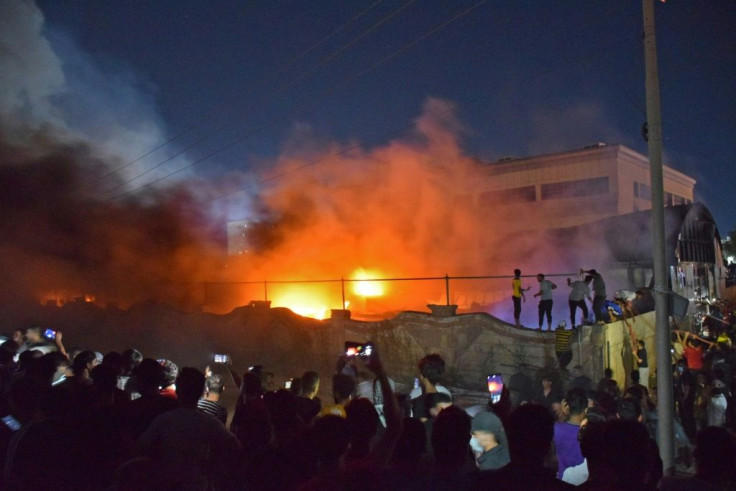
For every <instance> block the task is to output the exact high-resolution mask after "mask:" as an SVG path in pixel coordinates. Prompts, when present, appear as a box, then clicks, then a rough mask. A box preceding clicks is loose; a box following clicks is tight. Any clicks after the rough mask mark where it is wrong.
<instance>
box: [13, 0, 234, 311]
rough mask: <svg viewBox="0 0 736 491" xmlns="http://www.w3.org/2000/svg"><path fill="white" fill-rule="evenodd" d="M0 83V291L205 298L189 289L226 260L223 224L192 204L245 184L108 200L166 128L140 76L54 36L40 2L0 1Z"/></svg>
mask: <svg viewBox="0 0 736 491" xmlns="http://www.w3.org/2000/svg"><path fill="white" fill-rule="evenodd" d="M52 39H53V42H52V41H51V40H52ZM0 85H2V86H3V91H2V92H1V93H0V270H2V271H3V272H4V275H3V280H4V281H3V283H2V286H0V295H2V298H3V299H5V300H6V301H9V300H12V299H15V300H29V299H30V300H35V301H37V300H38V299H39V298H41V299H43V300H53V299H59V298H70V297H77V296H83V295H92V296H94V297H95V298H96V299H98V300H101V301H112V302H119V303H120V304H126V303H128V302H130V301H135V300H141V299H146V298H154V299H161V298H166V299H169V300H173V301H181V302H186V303H193V302H192V300H193V298H196V297H201V292H199V291H196V289H195V288H194V287H182V285H187V284H190V283H192V282H197V281H204V280H205V279H206V278H208V277H210V275H211V274H212V273H213V272H216V271H218V270H219V269H220V268H221V267H222V266H221V263H222V261H221V259H222V253H221V251H222V250H223V245H222V243H223V242H224V240H225V238H224V219H221V218H219V217H221V216H222V215H219V216H216V217H215V218H214V219H213V216H212V215H210V214H209V213H205V211H209V210H203V208H202V207H199V206H197V205H196V204H197V203H198V202H201V201H203V200H207V199H208V198H209V197H211V196H212V195H216V194H222V193H223V192H226V191H227V190H229V189H231V188H232V187H233V186H234V185H237V184H238V179H233V178H232V177H233V176H229V179H228V180H229V182H230V184H227V185H225V184H218V183H206V184H202V183H201V182H199V181H197V180H196V179H195V178H193V177H191V176H190V177H189V179H190V180H191V181H193V182H195V183H198V185H192V186H189V185H188V184H187V183H186V182H184V181H183V180H182V181H180V182H178V183H175V184H173V185H170V186H168V187H167V188H158V189H156V188H152V187H151V188H148V189H144V190H143V191H141V192H138V193H136V194H131V195H130V196H127V197H126V198H125V199H118V200H116V201H112V200H109V199H104V198H103V196H104V195H105V190H112V189H118V190H120V191H118V192H123V191H125V190H126V189H130V188H131V187H135V186H139V185H140V184H141V183H140V182H133V183H131V184H128V182H127V181H128V180H129V179H130V178H131V176H135V175H137V173H139V172H140V171H141V169H143V168H145V166H147V165H148V166H150V163H144V162H140V163H137V164H136V165H128V166H125V165H124V164H125V163H126V162H128V161H130V160H132V159H133V158H135V157H138V156H139V155H142V154H143V153H144V151H146V150H148V149H150V148H152V147H154V146H156V145H158V144H160V143H161V142H162V141H163V139H164V135H165V130H164V129H163V126H162V125H161V122H160V118H159V116H158V114H157V112H156V110H155V109H154V107H155V106H154V104H153V98H152V96H151V93H150V91H146V90H143V88H142V85H141V81H140V80H139V79H138V78H137V77H136V76H135V74H134V73H132V72H131V71H129V70H125V69H124V68H122V67H121V66H116V65H115V63H106V64H101V63H96V62H95V61H94V60H92V59H91V58H90V57H89V56H88V55H87V54H86V53H84V52H83V51H81V50H80V49H79V48H78V47H77V46H76V45H75V43H74V42H73V40H71V39H69V38H68V37H65V36H64V35H63V34H62V33H50V32H48V31H47V28H46V26H45V25H44V18H43V14H42V12H41V11H40V10H39V9H38V8H37V7H36V5H35V4H34V3H33V2H30V1H24V0H11V1H7V2H2V3H0ZM183 163H186V162H185V161H183V160H181V159H179V160H177V159H174V160H172V162H171V163H170V166H169V167H162V169H161V170H160V171H159V172H168V171H170V170H171V168H172V167H173V168H178V167H179V166H181V165H182V164H183ZM123 167H125V169H124V171H123V172H115V171H116V170H118V169H121V168H123ZM155 177H157V176H156V175H155V173H152V175H151V176H150V177H149V179H150V178H155ZM218 212H220V213H222V212H223V210H222V209H219V210H218ZM198 303H201V299H199V300H198Z"/></svg>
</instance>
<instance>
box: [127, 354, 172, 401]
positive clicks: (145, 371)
mask: <svg viewBox="0 0 736 491" xmlns="http://www.w3.org/2000/svg"><path fill="white" fill-rule="evenodd" d="M133 375H134V376H135V378H136V381H137V383H138V390H139V391H140V393H141V394H146V395H151V394H157V393H158V390H159V388H160V387H161V384H162V383H163V380H164V367H162V366H161V364H160V363H159V362H158V361H156V360H154V359H152V358H144V359H143V360H141V362H140V364H139V365H138V366H137V367H136V369H135V371H134V372H133Z"/></svg>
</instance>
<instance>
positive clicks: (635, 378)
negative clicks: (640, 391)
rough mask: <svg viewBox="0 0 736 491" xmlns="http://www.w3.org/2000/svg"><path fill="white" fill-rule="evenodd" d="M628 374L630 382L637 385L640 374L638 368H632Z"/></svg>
mask: <svg viewBox="0 0 736 491" xmlns="http://www.w3.org/2000/svg"><path fill="white" fill-rule="evenodd" d="M630 376H631V382H632V383H633V384H634V385H639V380H641V375H640V374H639V370H636V369H634V370H632V371H631V375H630Z"/></svg>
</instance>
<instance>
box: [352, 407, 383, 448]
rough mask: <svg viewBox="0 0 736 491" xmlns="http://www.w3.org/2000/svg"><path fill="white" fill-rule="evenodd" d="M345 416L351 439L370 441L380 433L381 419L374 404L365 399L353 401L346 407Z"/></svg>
mask: <svg viewBox="0 0 736 491" xmlns="http://www.w3.org/2000/svg"><path fill="white" fill-rule="evenodd" d="M345 415H346V420H347V422H348V429H349V430H350V439H351V440H352V441H353V442H355V441H364V442H367V441H369V440H370V439H371V438H372V437H373V436H374V435H375V434H376V432H377V431H378V425H379V419H378V412H377V411H376V408H375V407H373V403H371V401H370V400H368V399H366V398H365V397H358V398H356V399H353V400H351V401H350V402H349V403H348V404H347V405H346V406H345Z"/></svg>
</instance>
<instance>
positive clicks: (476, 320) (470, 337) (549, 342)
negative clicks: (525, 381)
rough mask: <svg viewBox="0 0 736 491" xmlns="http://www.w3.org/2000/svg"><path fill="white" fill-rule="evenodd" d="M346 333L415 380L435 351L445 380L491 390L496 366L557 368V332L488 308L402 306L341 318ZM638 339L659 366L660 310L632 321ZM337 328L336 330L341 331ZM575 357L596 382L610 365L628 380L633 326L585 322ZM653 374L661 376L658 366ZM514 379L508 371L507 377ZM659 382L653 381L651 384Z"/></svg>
mask: <svg viewBox="0 0 736 491" xmlns="http://www.w3.org/2000/svg"><path fill="white" fill-rule="evenodd" d="M338 322H339V324H340V325H341V328H340V329H338V330H337V332H339V331H340V330H343V332H344V336H345V339H344V340H349V341H361V342H362V341H365V340H372V341H373V342H374V343H375V344H376V345H377V346H378V347H379V350H380V353H381V357H382V359H383V361H384V364H385V366H386V367H387V369H388V370H389V372H390V373H391V375H392V377H394V378H395V379H396V380H397V381H399V382H402V383H410V382H411V380H412V379H413V378H414V377H415V376H416V374H417V362H418V360H419V359H421V358H422V357H423V356H425V355H426V354H428V353H439V354H440V355H441V356H442V357H443V358H444V359H445V362H446V363H447V367H448V368H447V374H446V379H447V380H446V382H447V383H448V384H450V385H452V386H457V387H464V388H468V389H474V390H484V387H485V379H486V376H487V375H488V374H489V373H502V374H503V375H504V377H505V378H506V377H510V376H511V375H512V374H514V373H515V372H516V371H517V369H518V367H519V365H521V364H525V365H528V366H529V367H530V368H531V372H532V373H533V372H534V371H535V370H536V371H539V370H556V369H557V368H558V363H557V358H556V356H555V351H554V334H553V333H550V332H538V331H533V330H530V329H517V328H516V327H514V326H512V325H510V324H508V323H506V322H503V321H501V320H499V319H497V318H495V317H492V316H490V315H488V314H482V313H480V314H462V315H457V316H452V317H444V318H442V317H433V316H432V315H430V314H429V313H422V312H403V313H401V314H399V315H398V316H396V317H395V318H393V319H389V320H386V321H382V322H378V323H371V322H358V321H349V320H348V321H345V320H343V321H338ZM632 327H633V329H634V332H635V333H636V336H637V338H639V339H644V340H645V342H646V344H647V351H648V353H649V364H650V366H651V367H654V366H655V365H656V356H655V353H654V351H655V348H654V313H653V312H651V313H647V314H644V315H641V316H637V317H636V318H635V319H634V322H633V323H632ZM337 332H336V334H337ZM572 351H573V360H572V362H571V363H570V365H569V367H568V368H570V367H573V366H575V365H577V364H580V365H582V366H583V371H584V372H585V373H586V374H587V375H588V376H589V377H590V378H591V379H593V380H594V381H597V380H598V379H600V378H601V377H602V376H603V370H604V368H606V367H607V366H608V367H610V368H611V369H612V370H613V372H614V377H615V378H616V380H617V381H618V383H619V385H620V386H621V387H625V385H626V377H627V374H629V373H630V372H631V370H632V369H633V358H632V355H631V349H630V348H629V333H628V329H627V328H626V326H625V325H624V324H623V322H621V321H617V322H613V323H611V324H607V325H604V326H583V327H582V328H581V329H580V330H579V331H578V335H577V336H575V341H574V342H573V345H572ZM651 373H652V377H654V376H655V374H654V369H653V368H652V369H651ZM507 380H508V378H507ZM651 385H654V384H651Z"/></svg>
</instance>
